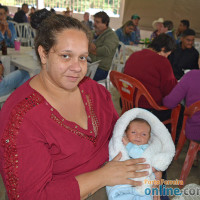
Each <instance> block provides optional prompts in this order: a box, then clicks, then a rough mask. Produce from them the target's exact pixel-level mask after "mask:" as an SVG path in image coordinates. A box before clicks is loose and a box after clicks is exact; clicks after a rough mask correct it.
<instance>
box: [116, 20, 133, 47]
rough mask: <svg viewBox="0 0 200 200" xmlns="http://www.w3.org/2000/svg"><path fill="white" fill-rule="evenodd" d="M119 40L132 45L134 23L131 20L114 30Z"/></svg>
mask: <svg viewBox="0 0 200 200" xmlns="http://www.w3.org/2000/svg"><path fill="white" fill-rule="evenodd" d="M115 33H116V34H117V36H118V38H119V41H121V42H123V43H124V44H125V45H133V44H134V41H135V32H134V24H133V22H132V20H129V21H127V22H126V23H125V24H124V25H123V26H122V27H121V28H119V29H117V30H116V31H115Z"/></svg>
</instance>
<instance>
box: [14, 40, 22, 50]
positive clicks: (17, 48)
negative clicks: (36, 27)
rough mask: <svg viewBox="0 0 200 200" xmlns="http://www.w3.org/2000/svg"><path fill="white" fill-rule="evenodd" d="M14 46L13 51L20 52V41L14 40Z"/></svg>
mask: <svg viewBox="0 0 200 200" xmlns="http://www.w3.org/2000/svg"><path fill="white" fill-rule="evenodd" d="M14 44H15V50H16V51H20V45H21V43H20V41H17V40H15V41H14Z"/></svg>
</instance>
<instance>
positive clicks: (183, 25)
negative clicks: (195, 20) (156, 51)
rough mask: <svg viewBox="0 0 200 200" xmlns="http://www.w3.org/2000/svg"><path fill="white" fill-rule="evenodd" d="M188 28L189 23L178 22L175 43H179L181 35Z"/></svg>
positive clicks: (184, 20)
mask: <svg viewBox="0 0 200 200" xmlns="http://www.w3.org/2000/svg"><path fill="white" fill-rule="evenodd" d="M189 27H190V22H189V20H187V19H183V20H181V21H180V24H179V27H178V30H177V31H176V38H177V39H176V43H179V42H181V34H182V33H183V32H184V31H185V30H186V29H188V28H189Z"/></svg>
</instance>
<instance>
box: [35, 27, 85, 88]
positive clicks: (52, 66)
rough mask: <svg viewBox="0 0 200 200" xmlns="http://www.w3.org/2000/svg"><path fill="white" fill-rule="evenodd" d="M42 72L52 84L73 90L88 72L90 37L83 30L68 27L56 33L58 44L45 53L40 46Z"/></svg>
mask: <svg viewBox="0 0 200 200" xmlns="http://www.w3.org/2000/svg"><path fill="white" fill-rule="evenodd" d="M38 51H39V54H40V58H41V62H42V74H43V76H44V77H45V78H46V80H48V81H50V82H51V84H53V85H55V86H56V87H58V88H62V89H64V90H73V89H75V88H76V87H77V85H78V84H79V82H80V81H81V80H82V79H83V77H84V76H85V74H86V72H87V59H86V58H87V56H88V39H87V37H86V34H85V33H84V32H83V31H79V30H76V29H66V30H63V31H62V32H60V33H58V34H56V44H55V45H54V46H53V47H52V48H51V49H50V51H49V53H48V55H45V53H44V49H43V47H42V46H39V48H38Z"/></svg>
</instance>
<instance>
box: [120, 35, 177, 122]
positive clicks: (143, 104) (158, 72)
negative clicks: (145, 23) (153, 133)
mask: <svg viewBox="0 0 200 200" xmlns="http://www.w3.org/2000/svg"><path fill="white" fill-rule="evenodd" d="M174 48H175V42H174V40H173V39H172V38H171V37H170V36H169V35H166V34H164V33H162V34H160V35H159V36H157V37H156V38H155V39H154V40H153V41H152V42H151V43H150V45H149V47H148V49H143V50H141V51H138V52H135V53H133V54H132V55H131V56H130V57H129V58H128V60H127V61H126V64H125V68H124V73H125V74H127V75H129V76H132V77H133V78H136V79H137V80H139V81H140V82H141V83H142V84H143V85H144V86H145V88H146V89H147V90H148V92H149V93H150V94H151V96H152V97H153V99H154V100H155V102H156V103H157V104H158V105H159V106H162V99H163V97H165V96H166V95H168V94H169V93H170V92H171V90H172V89H173V88H174V87H175V85H176V84H177V80H176V78H175V77H174V74H173V70H172V66H171V64H170V62H169V60H168V59H167V57H168V56H169V55H170V53H171V51H172V50H173V49H174ZM138 66H139V67H138ZM139 107H140V108H145V109H148V110H150V111H151V112H152V113H153V114H155V115H156V116H157V117H158V118H159V119H160V120H161V121H164V120H166V119H169V118H170V115H171V111H169V110H167V111H157V110H155V109H153V108H152V106H151V105H150V104H149V103H148V102H147V100H146V99H145V98H144V97H143V96H142V97H141V98H140V100H139Z"/></svg>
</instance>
